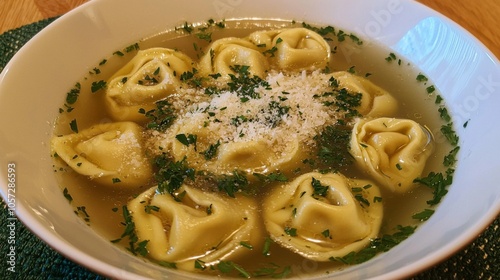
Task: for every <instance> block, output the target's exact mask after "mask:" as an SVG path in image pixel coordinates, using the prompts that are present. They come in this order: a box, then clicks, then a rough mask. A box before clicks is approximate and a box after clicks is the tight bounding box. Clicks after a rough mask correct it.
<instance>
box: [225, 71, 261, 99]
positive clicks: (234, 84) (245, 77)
mask: <svg viewBox="0 0 500 280" xmlns="http://www.w3.org/2000/svg"><path fill="white" fill-rule="evenodd" d="M230 68H231V70H233V71H234V72H235V73H236V74H229V77H230V79H231V81H229V82H228V83H227V85H228V87H229V90H230V91H232V92H237V93H238V96H239V97H240V100H241V102H246V101H248V100H249V99H259V98H260V95H259V94H258V93H257V92H256V89H257V88H259V87H261V86H262V87H265V88H269V84H268V83H267V82H266V81H265V80H263V79H261V78H260V77H259V76H252V75H251V73H250V71H249V69H250V66H246V65H233V66H231V67H230Z"/></svg>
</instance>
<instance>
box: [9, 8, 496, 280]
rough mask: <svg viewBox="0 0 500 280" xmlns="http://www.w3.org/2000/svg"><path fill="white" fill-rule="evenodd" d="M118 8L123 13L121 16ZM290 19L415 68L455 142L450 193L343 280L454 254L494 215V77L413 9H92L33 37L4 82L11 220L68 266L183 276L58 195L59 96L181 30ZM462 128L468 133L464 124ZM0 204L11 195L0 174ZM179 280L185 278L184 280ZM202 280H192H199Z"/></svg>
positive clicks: (483, 53) (385, 274)
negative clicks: (387, 52) (104, 231)
mask: <svg viewBox="0 0 500 280" xmlns="http://www.w3.org/2000/svg"><path fill="white" fill-rule="evenodd" d="M117 6H120V9H119V12H117V11H118V10H117V8H116V7H117ZM209 18H214V19H231V18H235V19H241V18H245V19H253V18H264V19H295V20H300V21H307V22H310V23H318V24H322V25H328V24H329V25H333V26H335V27H339V28H342V29H344V30H348V31H352V32H353V33H355V34H357V35H359V37H362V38H363V39H365V38H366V39H371V40H376V41H379V42H381V43H383V44H384V45H386V46H388V47H389V48H391V49H393V50H394V52H397V53H399V54H401V55H403V56H404V57H405V58H406V59H407V60H409V61H410V62H412V63H413V64H414V65H417V66H418V67H419V68H420V69H421V70H422V71H423V72H424V73H425V74H426V75H427V76H428V77H429V78H430V79H431V80H432V81H433V83H434V84H435V85H436V87H437V88H438V89H439V90H440V91H441V93H442V95H443V97H444V99H445V101H446V104H447V106H448V107H449V109H451V113H452V116H453V118H454V120H455V129H456V130H457V133H458V134H459V136H460V139H461V141H460V144H459V145H460V147H461V149H460V153H459V165H458V166H457V170H456V174H455V178H454V183H453V185H452V186H451V187H450V189H449V193H448V195H447V196H446V197H445V199H444V200H443V202H442V203H441V205H440V206H439V208H438V211H436V213H435V214H434V215H433V216H432V218H431V219H430V220H429V221H427V222H426V223H425V224H423V225H422V226H420V227H419V229H418V230H417V232H416V233H415V234H414V235H412V236H411V237H410V238H409V239H408V240H406V241H405V242H403V243H402V244H400V245H399V246H397V247H395V248H394V249H392V250H391V251H389V252H388V253H385V254H383V255H382V256H379V257H377V258H375V259H373V260H371V261H369V262H366V263H364V264H361V265H359V266H356V267H352V268H349V269H346V270H345V271H341V272H338V277H339V279H367V278H381V279H382V278H383V279H387V278H402V277H405V276H408V275H411V274H413V273H416V272H418V271H419V270H422V269H424V268H426V267H428V266H430V265H432V264H434V263H435V262H437V261H439V260H442V259H443V258H445V257H446V256H448V255H449V254H451V253H453V252H455V251H456V250H458V249H459V248H461V246H463V245H465V244H466V242H468V241H470V240H471V239H472V238H474V237H475V236H476V235H477V234H478V233H479V232H480V231H481V230H482V229H484V228H485V227H486V225H487V224H488V223H489V222H491V221H492V220H493V218H494V217H495V216H496V215H497V214H498V213H499V212H500V188H498V186H497V184H498V181H499V179H500V175H499V174H498V170H500V160H499V157H498V152H496V150H495V148H494V147H495V146H496V145H495V144H496V142H497V139H499V138H500V129H498V124H497V123H496V122H495V121H493V120H496V119H499V118H500V110H498V109H497V106H498V105H497V104H500V66H499V62H498V60H497V59H496V58H494V57H493V56H492V55H491V53H490V52H489V51H487V50H486V49H485V48H484V46H483V45H482V44H480V43H479V42H478V41H477V40H476V39H474V38H473V37H471V36H470V34H468V33H467V32H465V31H464V30H463V29H461V28H460V27H458V26H457V25H456V24H454V23H453V22H451V21H449V20H447V19H446V18H444V17H443V16H441V15H439V14H437V13H435V12H433V11H431V10H429V9H427V8H425V7H424V6H421V5H419V4H418V3H415V2H410V1H397V0H377V1H363V0H337V1H327V0H323V1H312V2H308V3H307V5H304V2H303V1H285V0H279V1H262V0H256V1H252V2H250V1H242V0H216V1H202V0H196V1H189V2H186V1H183V2H181V1H163V0H143V1H133V0H106V1H103V0H93V1H91V2H89V3H87V4H85V5H83V6H82V7H80V8H78V9H76V10H74V11H72V12H70V13H68V14H67V15H65V16H63V17H62V18H60V19H58V20H56V21H55V22H54V23H53V24H51V25H50V26H49V27H47V28H46V29H45V30H43V31H42V32H41V33H40V34H38V35H37V36H35V37H34V38H33V39H32V40H31V41H30V42H29V43H28V44H27V45H26V46H25V47H24V48H22V49H21V50H20V51H19V53H18V54H17V55H16V56H15V57H14V58H13V59H12V60H11V62H10V63H9V64H8V65H7V67H6V68H5V69H4V71H3V72H2V74H1V75H0V115H1V117H0V133H1V135H2V137H1V138H0V161H1V165H2V166H7V164H8V163H15V164H16V172H17V179H18V181H17V189H16V190H17V192H16V194H17V197H16V198H17V200H16V203H17V204H16V211H17V214H18V217H19V218H20V219H21V220H22V221H23V223H24V224H26V225H27V226H28V227H29V228H30V229H31V230H32V231H33V232H34V233H35V234H36V235H38V236H39V237H40V238H42V239H43V240H44V241H46V242H47V243H48V244H49V245H51V246H52V247H53V248H55V249H56V250H58V251H59V252H61V253H63V254H64V255H66V256H67V257H69V258H71V259H73V260H75V261H77V262H79V263H81V264H83V265H85V266H87V267H89V268H91V269H92V270H94V271H96V272H98V273H100V274H104V275H107V276H110V277H113V278H119V279H125V278H130V279H139V278H140V277H152V278H159V279H161V278H169V277H172V276H173V275H177V277H180V276H181V275H183V274H180V272H177V271H171V270H166V269H162V268H159V267H158V266H155V265H151V264H149V263H146V262H144V261H141V260H139V259H137V258H135V257H133V256H131V255H129V254H128V253H126V252H123V251H122V250H121V249H118V248H116V247H115V246H113V245H112V244H110V242H109V241H108V240H105V239H103V238H101V237H100V236H98V235H96V234H95V233H94V232H93V231H92V230H91V229H90V228H89V227H88V226H87V225H85V223H84V222H83V221H82V220H81V219H80V218H78V217H77V216H76V215H74V214H73V210H72V208H71V206H70V205H69V204H68V202H67V200H66V199H65V198H64V197H63V195H62V192H61V191H60V188H59V187H58V186H57V182H56V181H55V178H54V175H53V172H54V171H53V169H52V159H51V158H50V154H49V146H48V143H49V139H50V136H51V131H52V128H53V122H54V120H55V118H56V116H57V112H58V108H59V107H60V106H61V104H62V103H63V102H64V98H65V94H66V92H67V91H68V90H69V89H70V88H71V87H72V86H73V85H74V83H75V81H78V80H79V79H80V78H81V77H83V76H84V75H85V74H86V73H87V72H88V70H89V69H92V68H93V67H94V66H95V65H97V64H98V63H99V61H101V60H102V59H103V58H106V57H108V56H109V54H111V53H113V52H114V51H115V50H117V49H119V48H122V47H123V46H127V45H130V44H131V43H134V42H136V41H138V40H140V39H142V38H144V37H149V36H152V35H155V34H158V33H160V32H162V31H164V30H166V29H169V28H172V27H174V26H178V25H179V24H182V23H183V22H202V21H206V20H207V19H209ZM465 123H467V126H466V127H464V124H465ZM1 177H2V179H1V184H2V185H1V194H2V196H3V197H4V198H6V195H7V186H6V184H5V182H7V179H6V178H7V174H6V169H5V168H2V169H1ZM182 277H188V276H186V275H183V276H182ZM198 277H199V276H198Z"/></svg>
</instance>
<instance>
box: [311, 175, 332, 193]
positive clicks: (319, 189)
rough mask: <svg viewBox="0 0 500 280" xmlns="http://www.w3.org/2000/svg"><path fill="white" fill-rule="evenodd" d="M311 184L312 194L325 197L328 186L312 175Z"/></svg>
mask: <svg viewBox="0 0 500 280" xmlns="http://www.w3.org/2000/svg"><path fill="white" fill-rule="evenodd" d="M311 186H312V187H313V196H322V197H326V194H327V193H328V189H329V188H330V186H325V185H322V184H321V182H320V181H319V180H317V179H316V178H314V177H313V178H312V181H311Z"/></svg>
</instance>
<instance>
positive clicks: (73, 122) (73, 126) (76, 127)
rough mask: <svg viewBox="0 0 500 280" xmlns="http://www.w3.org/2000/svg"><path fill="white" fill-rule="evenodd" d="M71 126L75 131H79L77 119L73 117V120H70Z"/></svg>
mask: <svg viewBox="0 0 500 280" xmlns="http://www.w3.org/2000/svg"><path fill="white" fill-rule="evenodd" d="M69 127H70V128H71V130H72V131H73V132H74V133H78V124H77V123H76V119H73V120H72V121H71V122H69Z"/></svg>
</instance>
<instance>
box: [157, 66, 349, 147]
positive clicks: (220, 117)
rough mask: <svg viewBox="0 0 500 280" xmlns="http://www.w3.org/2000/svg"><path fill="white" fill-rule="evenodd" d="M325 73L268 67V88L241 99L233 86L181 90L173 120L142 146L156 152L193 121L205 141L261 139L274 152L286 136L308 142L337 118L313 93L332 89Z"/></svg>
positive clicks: (223, 141) (284, 144)
mask: <svg viewBox="0 0 500 280" xmlns="http://www.w3.org/2000/svg"><path fill="white" fill-rule="evenodd" d="M330 77H331V75H329V74H325V73H322V72H320V71H315V72H312V73H306V71H302V72H298V73H286V74H285V73H282V72H275V71H274V72H270V73H269V74H268V76H267V77H266V79H265V80H266V82H267V83H268V84H269V87H263V86H259V87H258V88H257V89H256V90H255V92H256V93H258V94H259V95H260V98H255V99H253V98H251V99H249V100H248V101H246V102H242V100H241V97H240V96H239V95H238V92H237V91H229V90H223V91H221V93H220V94H218V95H214V96H207V95H206V94H204V91H203V90H202V89H193V88H184V89H181V90H180V91H179V93H178V94H177V96H176V98H174V99H173V101H172V103H173V105H174V108H175V109H176V110H177V112H178V113H179V114H178V118H177V120H176V121H175V123H174V124H173V125H172V127H171V128H170V129H169V130H167V131H166V132H165V133H161V132H156V131H155V132H150V136H152V137H150V138H152V139H153V140H152V143H148V146H149V147H150V149H152V150H153V153H154V154H159V153H161V152H162V151H164V150H162V151H160V150H158V149H159V147H161V149H163V148H167V147H169V142H171V141H174V140H175V136H176V135H175V134H177V133H183V132H182V131H183V128H184V127H187V126H192V125H193V124H197V128H198V129H200V130H201V129H208V130H209V131H210V133H209V135H210V137H212V138H213V139H210V140H209V141H210V142H211V143H216V142H217V141H221V143H229V142H252V141H265V142H266V143H267V144H268V146H270V147H273V150H274V152H275V153H276V154H280V153H283V152H286V146H287V144H288V143H290V141H292V140H298V141H299V143H303V144H305V145H313V144H314V140H313V137H314V136H315V135H317V134H318V133H319V132H320V131H321V130H322V128H323V127H325V126H327V125H331V124H334V123H336V121H337V120H338V119H339V118H341V117H343V115H342V113H338V112H337V111H336V110H335V109H336V107H334V106H325V105H324V104H323V101H324V100H319V99H318V98H315V97H314V96H315V95H321V94H323V93H325V92H329V91H331V90H332V89H331V86H330V83H329V79H330ZM150 141H151V140H150Z"/></svg>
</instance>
